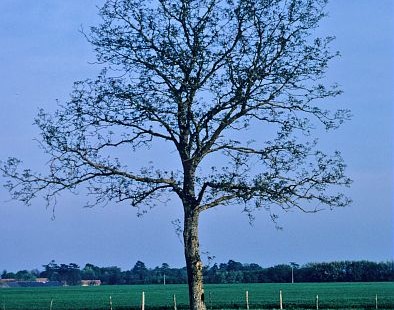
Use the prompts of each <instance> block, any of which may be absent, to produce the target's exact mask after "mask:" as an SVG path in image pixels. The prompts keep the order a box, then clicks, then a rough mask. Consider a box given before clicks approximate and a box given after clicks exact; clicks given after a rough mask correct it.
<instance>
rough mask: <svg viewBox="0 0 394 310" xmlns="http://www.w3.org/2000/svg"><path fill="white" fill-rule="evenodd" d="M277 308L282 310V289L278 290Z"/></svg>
mask: <svg viewBox="0 0 394 310" xmlns="http://www.w3.org/2000/svg"><path fill="white" fill-rule="evenodd" d="M279 309H280V310H283V298H282V290H280V291H279Z"/></svg>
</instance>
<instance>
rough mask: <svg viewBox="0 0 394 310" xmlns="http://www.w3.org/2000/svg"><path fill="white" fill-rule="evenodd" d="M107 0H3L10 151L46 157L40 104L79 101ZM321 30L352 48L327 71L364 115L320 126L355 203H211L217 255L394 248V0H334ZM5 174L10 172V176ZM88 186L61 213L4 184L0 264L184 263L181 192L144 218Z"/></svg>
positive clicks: (275, 260) (36, 163)
mask: <svg viewBox="0 0 394 310" xmlns="http://www.w3.org/2000/svg"><path fill="white" fill-rule="evenodd" d="M102 3H103V1H98V0H84V1H77V0H69V1H60V0H45V1H26V0H2V1H1V2H0V39H1V49H0V73H1V77H2V82H1V83H0V94H1V98H0V107H1V110H0V111H1V113H0V145H1V147H0V159H6V158H7V157H8V156H16V157H19V158H21V159H23V160H24V162H25V163H26V165H27V166H30V167H33V168H35V169H37V170H40V169H41V167H43V166H44V165H45V162H46V161H45V158H44V157H43V156H42V154H41V151H40V149H39V148H38V145H37V143H36V142H35V141H34V138H35V137H37V136H38V131H37V129H36V128H35V127H34V126H33V125H32V123H33V119H34V116H35V115H36V113H37V111H38V109H39V108H40V107H44V108H45V109H46V110H48V111H53V110H55V108H56V100H57V99H58V100H59V101H60V102H65V101H67V98H68V94H69V93H70V91H71V87H72V83H73V82H74V81H77V80H81V79H85V78H88V77H94V76H95V74H96V73H97V72H98V68H97V66H95V65H92V64H90V63H91V62H94V60H95V58H94V54H93V52H92V48H91V46H90V45H89V43H88V42H86V40H85V38H84V37H83V36H82V35H81V34H80V33H79V29H80V27H81V25H82V26H83V27H84V28H88V27H89V26H90V25H94V24H96V23H97V22H98V21H99V19H98V17H97V8H96V5H101V4H102ZM328 11H329V18H327V19H325V20H324V22H323V23H322V26H321V28H320V29H319V31H321V33H324V34H329V35H335V36H336V37H337V39H336V41H335V42H334V44H333V47H334V48H335V49H338V50H339V51H340V52H341V54H342V57H341V58H339V59H337V60H335V61H334V62H333V63H332V64H331V66H330V70H329V72H328V74H327V79H328V80H330V81H336V82H338V83H339V84H340V85H341V86H342V88H343V90H344V94H343V95H342V96H340V97H337V98H336V99H335V105H337V106H338V107H347V108H350V109H351V110H352V114H353V115H354V117H353V119H352V121H350V122H347V123H345V124H344V125H343V126H342V127H341V128H340V129H339V130H337V131H334V132H330V133H329V134H327V135H324V136H322V137H320V140H321V146H322V148H324V149H326V150H331V151H332V150H334V149H339V150H340V151H341V152H342V154H343V157H344V158H345V160H346V162H347V164H348V174H349V175H350V177H351V178H352V179H353V180H354V183H353V185H352V187H351V189H349V190H347V193H348V195H349V196H350V197H351V198H352V199H353V201H354V202H353V204H352V205H351V206H350V207H348V208H346V209H340V210H334V211H323V212H320V213H318V214H313V215H310V214H301V213H299V212H289V213H286V214H283V215H282V216H281V218H280V224H281V226H283V228H284V229H283V230H282V231H278V230H276V229H275V225H274V224H273V223H272V222H271V221H270V219H269V216H268V214H267V213H266V212H264V211H261V212H257V213H256V220H255V222H254V224H253V226H250V225H249V224H248V218H247V217H246V216H245V215H244V214H242V213H241V211H242V208H241V207H237V206H234V207H230V208H228V207H226V208H218V209H214V210H210V211H209V212H207V213H206V214H203V215H202V218H201V225H200V230H201V231H200V235H201V248H202V250H203V251H205V252H209V253H210V255H214V256H215V257H216V259H215V262H225V261H227V260H229V259H234V260H238V261H241V262H244V263H248V262H255V263H258V264H260V265H263V266H270V265H274V264H279V263H288V262H290V261H295V262H298V263H301V264H302V263H306V262H313V261H331V260H353V259H355V260H358V259H368V260H374V261H381V260H388V259H393V253H394V249H393V247H394V239H393V238H394V237H393V235H394V232H393V220H394V219H393V140H394V139H393V132H394V130H393V129H394V128H393V123H394V122H393V103H394V100H393V99H394V98H393V97H394V95H393V94H394V92H393V85H394V63H393V62H394V59H393V55H394V42H393V40H394V15H393V12H394V2H393V1H391V0H379V1H372V0H357V1H356V0H347V1H340V0H332V1H331V2H330V4H329V6H328ZM3 181H4V179H0V182H1V183H3ZM84 203H85V199H84V197H81V196H73V195H68V194H67V195H63V196H62V199H60V200H59V201H58V207H57V209H56V219H55V220H54V221H53V220H51V217H52V211H51V210H47V209H46V208H45V204H44V202H43V201H41V200H37V201H35V202H34V203H33V204H32V205H31V206H29V207H27V206H24V205H22V204H21V203H18V202H15V201H10V198H9V196H8V193H7V192H6V191H5V190H4V189H0V270H3V269H7V270H10V271H15V270H19V269H33V268H40V267H41V265H42V264H46V263H48V262H49V261H50V260H52V259H55V260H56V261H57V262H59V263H70V262H76V263H78V264H82V265H83V264H85V263H88V262H90V263H93V264H97V265H99V266H110V265H117V266H120V267H122V268H124V269H128V268H131V267H132V266H133V265H134V263H135V262H136V261H137V260H142V261H144V262H145V263H146V264H147V265H148V266H150V267H154V266H157V265H160V264H161V263H163V262H167V263H168V264H170V265H171V266H183V265H184V259H183V249H182V244H181V243H180V241H179V239H178V237H177V235H176V234H175V232H174V227H173V225H172V224H171V221H172V220H174V219H176V218H179V217H181V207H180V205H179V203H178V202H176V201H175V202H174V203H173V204H168V205H165V206H158V207H156V208H155V209H153V210H151V211H150V212H149V213H148V214H146V215H145V216H143V217H142V218H138V217H137V216H136V213H137V212H136V210H135V209H133V208H131V207H129V206H126V205H109V206H107V207H106V208H92V209H86V208H83V205H84Z"/></svg>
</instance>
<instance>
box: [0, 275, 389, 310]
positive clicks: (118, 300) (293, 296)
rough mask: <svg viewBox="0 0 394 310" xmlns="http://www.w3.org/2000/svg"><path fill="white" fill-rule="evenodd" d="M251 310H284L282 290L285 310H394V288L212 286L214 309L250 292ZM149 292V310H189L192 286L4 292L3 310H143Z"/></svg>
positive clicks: (238, 304) (240, 302)
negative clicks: (189, 294) (280, 300)
mask: <svg viewBox="0 0 394 310" xmlns="http://www.w3.org/2000/svg"><path fill="white" fill-rule="evenodd" d="M246 290H247V291H248V292H249V304H250V309H279V291H280V290H282V294H283V307H284V309H316V295H319V309H346V308H348V309H349V308H352V309H375V298H376V295H378V307H379V309H394V283H393V282H386V283H308V284H305V283H295V284H231V285H206V288H205V296H206V297H205V300H206V304H207V308H208V309H245V308H246V304H245V291H246ZM142 292H145V300H146V301H145V308H146V309H173V295H174V294H175V295H176V300H177V306H178V309H186V308H187V286H186V285H165V286H164V285H135V286H99V287H61V288H3V289H0V302H1V308H0V309H1V310H14V309H32V310H33V309H50V304H51V300H53V304H52V309H53V310H66V309H67V310H72V309H75V310H77V309H78V310H82V309H86V310H88V309H89V310H93V309H110V296H111V300H112V309H114V310H115V309H117V310H120V309H139V308H140V306H141V295H142Z"/></svg>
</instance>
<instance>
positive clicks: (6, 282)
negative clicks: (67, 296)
mask: <svg viewBox="0 0 394 310" xmlns="http://www.w3.org/2000/svg"><path fill="white" fill-rule="evenodd" d="M64 285H65V284H64V283H62V282H60V281H49V279H48V278H37V279H36V280H35V281H19V280H17V279H0V288H7V287H53V286H64ZM81 285H82V286H99V285H101V281H100V280H81Z"/></svg>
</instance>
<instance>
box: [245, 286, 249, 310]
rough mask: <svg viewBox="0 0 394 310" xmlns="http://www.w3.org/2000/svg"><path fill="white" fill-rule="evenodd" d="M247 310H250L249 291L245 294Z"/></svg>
mask: <svg viewBox="0 0 394 310" xmlns="http://www.w3.org/2000/svg"><path fill="white" fill-rule="evenodd" d="M245 299H246V309H247V310H249V291H246V292H245Z"/></svg>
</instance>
